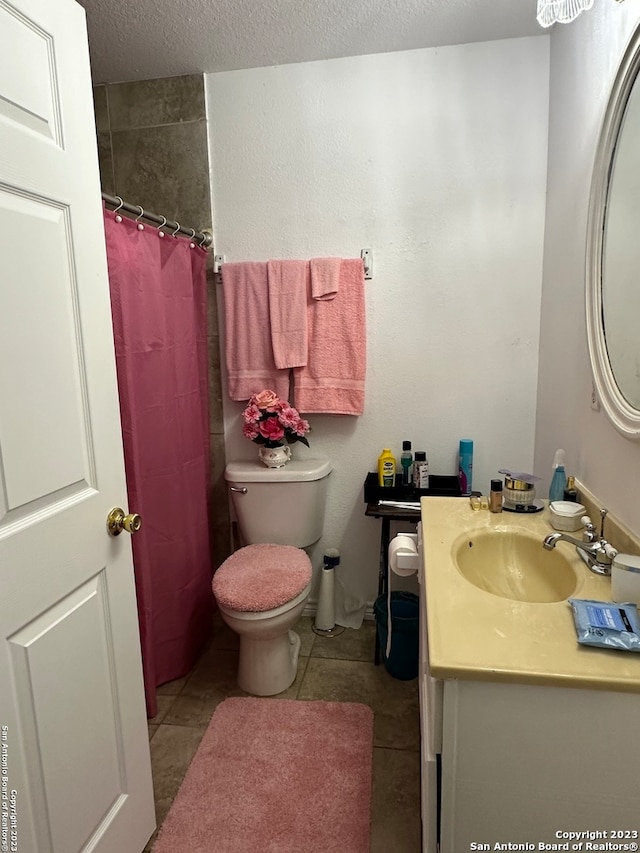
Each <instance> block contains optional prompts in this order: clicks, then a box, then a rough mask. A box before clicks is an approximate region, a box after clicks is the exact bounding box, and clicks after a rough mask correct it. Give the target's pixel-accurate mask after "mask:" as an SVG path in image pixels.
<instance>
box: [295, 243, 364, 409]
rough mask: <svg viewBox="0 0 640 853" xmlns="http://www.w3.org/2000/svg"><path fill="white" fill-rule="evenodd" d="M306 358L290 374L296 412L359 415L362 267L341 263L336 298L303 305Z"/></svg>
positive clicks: (361, 405)
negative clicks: (307, 346)
mask: <svg viewBox="0 0 640 853" xmlns="http://www.w3.org/2000/svg"><path fill="white" fill-rule="evenodd" d="M307 320H308V328H309V360H308V362H307V365H306V366H305V367H297V368H296V369H295V370H294V371H293V377H294V378H293V385H294V395H295V406H296V408H297V409H298V410H299V411H301V412H305V413H326V414H333V415H361V414H362V412H363V411H364V380H365V372H366V349H367V341H366V312H365V298H364V266H363V263H362V259H361V258H357V259H356V258H354V259H342V260H341V262H340V282H339V290H338V293H337V295H336V297H335V298H334V299H331V300H327V301H325V300H314V299H313V298H312V296H311V293H309V299H308V302H307Z"/></svg>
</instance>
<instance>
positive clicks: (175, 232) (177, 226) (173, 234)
mask: <svg viewBox="0 0 640 853" xmlns="http://www.w3.org/2000/svg"><path fill="white" fill-rule="evenodd" d="M179 230H180V223H179V222H178V220H177V219H176V230H175V231H173V232H172V234H171V236H172V237H175V236H176V234H177V233H178V231H179Z"/></svg>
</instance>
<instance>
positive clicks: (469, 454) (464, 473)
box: [458, 438, 473, 495]
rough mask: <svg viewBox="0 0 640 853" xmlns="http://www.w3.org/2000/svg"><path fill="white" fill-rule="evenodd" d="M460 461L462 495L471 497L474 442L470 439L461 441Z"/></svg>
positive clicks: (459, 476) (459, 474)
mask: <svg viewBox="0 0 640 853" xmlns="http://www.w3.org/2000/svg"><path fill="white" fill-rule="evenodd" d="M458 460H459V461H458V480H459V481H460V494H462V495H470V494H471V489H472V481H473V441H472V440H471V439H470V438H461V439H460V451H459V456H458Z"/></svg>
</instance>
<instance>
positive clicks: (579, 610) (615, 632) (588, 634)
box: [567, 598, 640, 652]
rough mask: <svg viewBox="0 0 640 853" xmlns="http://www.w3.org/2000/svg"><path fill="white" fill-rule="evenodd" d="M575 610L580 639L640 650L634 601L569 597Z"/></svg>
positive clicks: (602, 645) (639, 620) (639, 624)
mask: <svg viewBox="0 0 640 853" xmlns="http://www.w3.org/2000/svg"><path fill="white" fill-rule="evenodd" d="M567 601H568V602H569V604H570V605H571V608H572V610H573V618H574V621H575V623H576V631H577V632H578V642H579V643H582V644H583V645H585V646H599V647H600V648H604V649H621V650H622V651H625V652H640V616H639V615H638V608H637V607H636V605H635V604H631V603H624V604H619V603H618V602H612V601H592V600H591V599H586V598H585V599H583V598H569V599H567Z"/></svg>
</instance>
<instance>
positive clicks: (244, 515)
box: [224, 459, 331, 548]
mask: <svg viewBox="0 0 640 853" xmlns="http://www.w3.org/2000/svg"><path fill="white" fill-rule="evenodd" d="M330 473H331V465H330V463H329V462H328V460H326V459H304V460H297V459H293V460H292V461H291V462H289V463H288V464H287V465H285V466H284V467H283V468H266V467H265V466H264V465H262V463H260V462H257V461H256V462H229V464H228V465H227V467H226V468H225V472H224V476H225V480H226V481H227V483H228V484H229V490H230V494H231V502H232V505H233V509H234V512H235V516H236V519H237V521H238V527H239V530H240V538H241V540H242V544H243V545H257V544H260V543H265V542H271V543H273V544H275V545H295V546H296V547H298V548H306V547H307V545H312V544H313V543H314V542H317V541H318V539H319V538H320V537H321V536H322V528H323V526H324V511H325V505H326V502H327V485H328V482H329V474H330Z"/></svg>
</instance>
